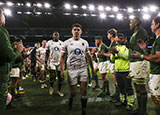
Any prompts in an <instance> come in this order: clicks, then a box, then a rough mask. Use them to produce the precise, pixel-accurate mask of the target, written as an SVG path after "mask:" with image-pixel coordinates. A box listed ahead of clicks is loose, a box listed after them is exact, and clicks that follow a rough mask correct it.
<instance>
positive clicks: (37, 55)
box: [36, 51, 44, 64]
mask: <svg viewBox="0 0 160 115" xmlns="http://www.w3.org/2000/svg"><path fill="white" fill-rule="evenodd" d="M36 59H37V60H38V61H39V62H40V63H41V64H43V63H44V62H43V61H42V60H41V59H40V52H39V51H38V52H36Z"/></svg>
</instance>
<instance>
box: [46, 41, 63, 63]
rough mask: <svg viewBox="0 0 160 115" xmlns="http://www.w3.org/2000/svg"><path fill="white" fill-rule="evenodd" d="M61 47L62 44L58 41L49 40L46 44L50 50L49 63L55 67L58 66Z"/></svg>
mask: <svg viewBox="0 0 160 115" xmlns="http://www.w3.org/2000/svg"><path fill="white" fill-rule="evenodd" d="M62 46H63V42H62V41H61V40H59V41H58V42H55V41H53V40H49V41H48V42H47V47H48V49H49V50H50V54H49V62H50V63H53V64H55V65H59V64H60V56H61V49H62Z"/></svg>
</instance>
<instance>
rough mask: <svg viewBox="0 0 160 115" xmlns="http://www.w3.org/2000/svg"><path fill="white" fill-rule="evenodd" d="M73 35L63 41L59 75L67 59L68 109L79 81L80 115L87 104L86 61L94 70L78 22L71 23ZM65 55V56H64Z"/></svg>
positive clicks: (70, 106)
mask: <svg viewBox="0 0 160 115" xmlns="http://www.w3.org/2000/svg"><path fill="white" fill-rule="evenodd" d="M72 34H73V37H72V38H70V39H68V40H66V41H65V42H64V47H62V54H61V58H60V67H61V75H62V76H63V77H64V64H65V61H66V59H67V62H66V64H67V71H68V81H69V87H70V98H69V110H71V109H72V103H73V98H74V97H75V95H76V93H77V83H78V82H79V83H80V90H81V105H82V115H86V106H87V85H88V84H87V81H88V74H87V63H86V59H87V60H88V63H89V64H90V66H91V69H92V73H93V71H94V69H93V64H92V60H91V57H90V55H89V50H88V42H87V41H86V40H84V39H82V38H80V36H81V34H82V27H81V25H80V24H73V25H72ZM66 57H67V58H66Z"/></svg>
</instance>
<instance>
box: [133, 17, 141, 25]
mask: <svg viewBox="0 0 160 115" xmlns="http://www.w3.org/2000/svg"><path fill="white" fill-rule="evenodd" d="M131 20H134V21H135V22H137V25H136V26H140V25H141V19H140V18H139V17H137V16H136V17H134V18H133V19H131Z"/></svg>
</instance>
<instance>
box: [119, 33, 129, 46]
mask: <svg viewBox="0 0 160 115" xmlns="http://www.w3.org/2000/svg"><path fill="white" fill-rule="evenodd" d="M126 40H127V38H126V37H125V36H124V34H123V33H118V34H117V39H116V41H117V43H118V44H119V45H124V44H125V43H126Z"/></svg>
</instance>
